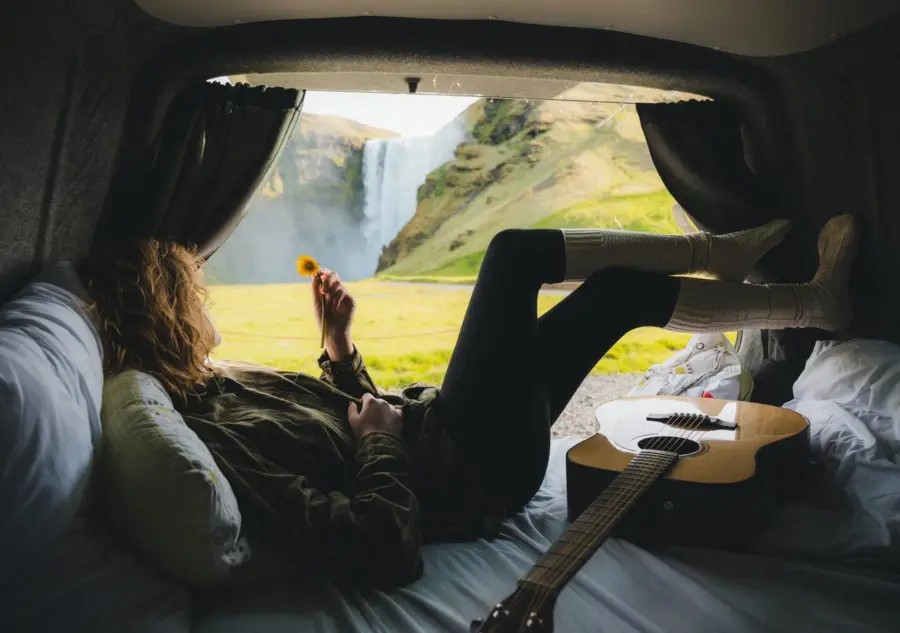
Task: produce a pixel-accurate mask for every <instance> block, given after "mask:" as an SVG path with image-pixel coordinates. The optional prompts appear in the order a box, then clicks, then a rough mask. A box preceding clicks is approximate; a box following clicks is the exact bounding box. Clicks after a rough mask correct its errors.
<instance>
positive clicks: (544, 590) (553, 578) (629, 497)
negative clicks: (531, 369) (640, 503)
mask: <svg viewBox="0 0 900 633" xmlns="http://www.w3.org/2000/svg"><path fill="white" fill-rule="evenodd" d="M680 415H685V414H676V415H673V416H672V418H677V417H679V416H680ZM688 415H690V414H688ZM705 418H706V416H704V415H698V417H697V419H696V421H695V422H694V423H693V424H692V425H689V426H686V427H684V428H682V429H679V432H678V433H676V434H673V435H669V436H668V437H669V439H668V440H666V443H665V444H664V445H663V446H661V447H655V448H653V449H648V450H656V451H660V452H664V453H666V452H672V449H673V448H674V447H675V446H677V445H678V443H679V442H680V441H682V440H689V441H696V440H695V439H694V438H692V437H691V436H692V435H694V433H697V432H699V429H700V427H701V426H702V425H703V422H704V421H705ZM670 420H671V418H670ZM639 454H640V453H639ZM632 461H633V460H632ZM631 463H632V462H629V465H631ZM672 466H674V464H673V465H672ZM626 468H627V466H626ZM667 470H668V469H667ZM623 472H624V469H623ZM664 474H665V471H663V472H662V473H660V474H659V475H657V478H658V477H662V476H663V475H664ZM645 481H646V479H644V480H640V481H638V482H636V483H633V484H631V485H630V486H628V487H623V488H622V489H621V490H620V491H618V492H617V493H616V496H615V497H612V498H610V499H609V500H608V503H607V508H606V509H605V510H604V512H603V514H600V515H599V516H598V517H597V518H598V519H605V518H607V517H609V516H610V514H611V513H612V510H611V508H612V507H614V506H615V505H616V504H617V503H619V502H620V501H622V500H624V504H622V505H624V506H627V505H628V504H629V503H631V502H632V501H633V500H634V499H635V498H636V497H637V496H639V495H640V494H641V492H640V490H641V488H642V485H643V483H645ZM651 483H652V482H651ZM601 494H602V493H601ZM576 521H577V519H576ZM573 523H574V522H573ZM600 524H602V521H598V522H597V523H596V524H595V526H598V527H595V528H594V531H592V532H590V534H591V537H594V536H597V535H598V534H599V533H600V532H601V530H602V529H603V528H601V527H599V525H600ZM588 540H590V539H588ZM589 549H590V546H589V545H583V546H581V547H580V548H578V549H576V550H575V552H573V553H572V554H571V555H570V556H569V559H570V561H571V560H572V559H577V558H580V557H581V556H582V555H583V554H584V553H586V552H587V551H588V550H589ZM570 568H571V562H570V563H569V564H568V566H567V567H565V568H563V569H562V570H559V571H555V572H551V575H550V577H549V578H548V580H547V582H548V583H549V584H553V583H556V582H557V581H559V579H560V578H562V577H563V576H565V575H566V574H567V573H568V572H569V571H570ZM541 584H542V585H543V584H544V583H543V582H542V583H541ZM551 593H552V588H551V587H550V586H542V587H541V588H540V589H539V590H538V591H536V592H535V593H534V595H533V596H532V599H531V600H530V601H529V604H528V609H527V611H526V614H527V613H532V612H533V610H534V606H535V605H536V604H537V603H538V602H541V601H543V600H545V599H546V598H547V597H549V596H550V594H551Z"/></svg>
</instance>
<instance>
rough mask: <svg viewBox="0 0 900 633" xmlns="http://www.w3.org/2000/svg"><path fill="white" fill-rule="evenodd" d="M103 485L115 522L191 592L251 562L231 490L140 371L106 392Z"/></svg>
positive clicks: (113, 381) (111, 382)
mask: <svg viewBox="0 0 900 633" xmlns="http://www.w3.org/2000/svg"><path fill="white" fill-rule="evenodd" d="M101 418H102V421H103V450H102V452H101V458H100V464H101V468H100V472H101V480H102V481H101V488H102V490H103V495H104V505H105V510H106V512H107V514H108V516H109V517H110V519H111V520H112V522H113V524H114V525H115V526H116V527H117V528H118V529H119V530H120V531H121V532H122V533H123V534H124V536H125V537H126V538H127V540H128V541H130V543H131V544H132V545H133V546H134V547H135V548H137V550H138V551H139V552H141V553H142V554H143V555H144V556H145V557H146V558H148V559H149V560H150V561H152V562H153V563H155V564H156V565H157V566H159V567H160V568H161V569H163V570H164V571H166V572H168V573H169V574H171V575H172V576H174V577H175V578H176V579H178V580H181V581H182V582H184V583H186V584H188V585H189V586H192V587H203V586H209V585H212V584H215V583H218V582H221V581H224V580H226V577H227V576H228V575H229V573H230V571H231V569H232V568H233V567H235V566H237V565H240V564H242V563H243V562H245V561H246V560H247V558H248V557H249V549H248V547H247V543H246V541H245V539H243V538H241V535H240V532H241V513H240V510H239V509H238V504H237V499H235V496H234V491H233V490H232V489H231V485H230V484H229V483H228V480H226V479H225V476H224V475H223V474H222V471H221V470H219V467H218V466H216V463H215V462H214V461H213V457H212V455H211V454H210V452H209V449H207V448H206V446H205V445H204V444H203V442H201V441H200V438H199V437H197V435H196V434H195V433H194V432H193V431H192V430H191V429H190V428H188V426H187V425H186V424H185V423H184V420H183V419H182V417H181V415H180V414H179V413H178V412H177V411H176V410H175V409H174V408H173V406H172V400H171V398H169V395H168V394H167V393H166V391H165V390H164V389H163V387H162V385H161V384H160V383H159V381H158V380H156V379H155V378H153V377H152V376H149V375H147V374H144V373H142V372H138V371H126V372H123V373H121V374H118V375H116V376H111V377H108V378H107V379H106V381H105V384H104V387H103V406H102V410H101Z"/></svg>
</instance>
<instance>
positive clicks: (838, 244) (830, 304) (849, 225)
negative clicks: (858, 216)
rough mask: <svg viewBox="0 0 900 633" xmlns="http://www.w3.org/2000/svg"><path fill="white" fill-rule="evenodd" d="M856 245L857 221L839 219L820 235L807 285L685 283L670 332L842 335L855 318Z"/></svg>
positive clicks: (848, 216)
mask: <svg viewBox="0 0 900 633" xmlns="http://www.w3.org/2000/svg"><path fill="white" fill-rule="evenodd" d="M856 244H857V231H856V223H855V221H854V219H853V216H851V215H840V216H837V217H834V218H832V219H831V220H829V221H828V223H827V224H826V225H825V227H824V228H823V229H822V231H821V232H820V233H819V243H818V248H819V269H818V271H817V272H816V274H815V276H814V277H813V278H812V280H811V281H810V282H809V283H805V284H767V285H763V286H756V285H752V284H743V283H734V282H722V281H706V280H702V279H689V278H685V279H682V280H681V289H680V291H679V293H678V300H677V301H676V304H675V310H674V311H673V312H672V317H671V318H670V320H669V323H668V324H667V325H666V329H668V330H673V331H676V332H728V331H732V330H736V329H741V328H761V329H768V330H780V329H786V328H799V327H812V328H819V329H823V330H829V331H837V330H842V329H844V328H846V327H847V326H848V325H849V324H850V321H851V319H852V317H853V311H852V307H851V305H850V299H849V281H850V268H851V265H852V263H853V257H854V255H855V254H856Z"/></svg>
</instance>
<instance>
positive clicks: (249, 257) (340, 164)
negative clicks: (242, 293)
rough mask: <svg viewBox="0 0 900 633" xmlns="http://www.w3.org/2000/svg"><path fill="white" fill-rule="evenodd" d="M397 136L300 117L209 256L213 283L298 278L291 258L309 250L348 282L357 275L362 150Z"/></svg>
mask: <svg viewBox="0 0 900 633" xmlns="http://www.w3.org/2000/svg"><path fill="white" fill-rule="evenodd" d="M391 136H395V134H394V133H392V132H388V131H386V130H381V129H377V128H372V127H369V126H366V125H362V124H359V123H357V122H355V121H351V120H349V119H344V118H341V117H333V116H322V115H310V114H304V115H302V116H301V118H300V121H299V122H298V123H297V128H296V129H295V131H294V133H293V135H292V136H291V138H290V139H289V140H288V143H287V145H286V147H285V150H284V152H283V153H282V155H281V156H280V158H279V159H278V163H277V165H276V166H275V168H274V169H273V171H272V174H271V176H270V177H269V179H268V181H267V182H266V183H265V184H264V185H263V187H262V189H261V190H260V192H259V194H258V195H257V196H256V197H255V198H254V200H253V202H252V203H251V204H250V207H249V209H248V210H247V215H246V216H245V218H244V220H243V221H242V222H241V224H240V225H239V226H238V228H237V229H236V230H235V232H234V234H232V236H231V237H230V238H229V239H228V241H227V242H226V243H225V244H224V245H223V246H222V248H221V249H220V250H219V251H218V252H217V253H216V254H215V255H214V256H213V257H212V258H211V259H210V261H209V264H208V265H207V275H208V276H209V277H210V278H211V279H212V280H213V281H215V282H218V283H274V282H285V281H293V280H295V279H296V272H295V271H294V261H295V259H296V257H297V255H299V254H300V253H311V254H313V255H314V256H316V257H317V258H319V259H320V260H321V262H322V264H323V265H325V266H328V267H330V268H334V269H335V270H340V271H341V272H342V274H344V275H346V276H347V277H348V278H353V277H354V276H367V275H369V274H371V270H367V271H363V272H361V271H359V270H358V269H359V268H360V264H359V262H357V261H356V257H355V254H356V253H358V252H360V248H361V246H362V245H364V243H365V239H364V237H363V235H362V230H361V226H362V213H363V211H362V208H363V185H362V165H363V146H364V145H365V142H366V141H367V140H368V139H373V138H389V137H391Z"/></svg>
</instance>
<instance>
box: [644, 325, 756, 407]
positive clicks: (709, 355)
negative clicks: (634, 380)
mask: <svg viewBox="0 0 900 633" xmlns="http://www.w3.org/2000/svg"><path fill="white" fill-rule="evenodd" d="M752 393H753V377H752V376H751V375H750V372H748V371H747V370H745V369H744V368H743V367H742V366H741V358H740V356H738V353H737V351H736V350H735V349H734V346H733V345H732V344H731V342H730V341H729V340H728V339H727V338H725V336H724V335H723V334H697V335H696V336H694V337H692V338H691V340H690V341H688V344H687V347H685V348H684V349H683V350H682V351H680V352H678V353H677V354H675V356H673V357H672V358H670V359H669V360H667V361H666V362H664V363H662V364H660V365H654V366H653V367H651V368H650V369H648V370H647V373H646V374H644V376H643V377H642V378H641V380H640V381H639V382H638V384H637V385H635V387H634V388H633V389H632V390H631V391H629V392H628V395H629V396H657V395H661V396H692V397H695V398H721V399H723V400H748V399H749V398H750V396H751V394H752Z"/></svg>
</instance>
